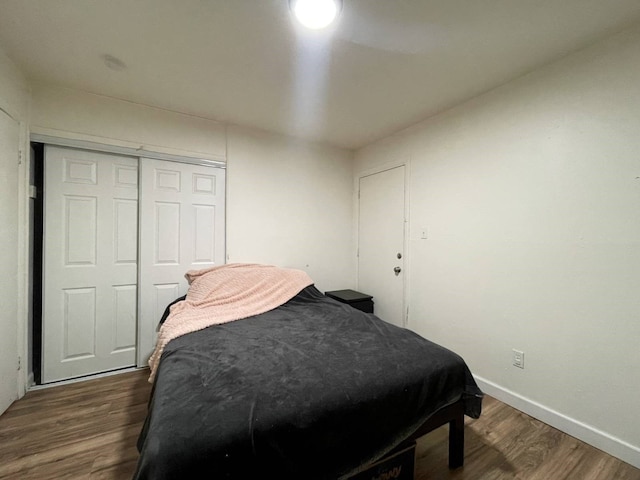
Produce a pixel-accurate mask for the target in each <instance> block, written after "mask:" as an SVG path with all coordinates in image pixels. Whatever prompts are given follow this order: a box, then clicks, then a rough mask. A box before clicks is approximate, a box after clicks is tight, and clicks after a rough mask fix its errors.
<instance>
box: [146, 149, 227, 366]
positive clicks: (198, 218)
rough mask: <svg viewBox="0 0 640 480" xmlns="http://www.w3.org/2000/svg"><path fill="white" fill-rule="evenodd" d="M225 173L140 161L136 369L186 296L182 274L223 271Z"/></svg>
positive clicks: (198, 167) (185, 283) (179, 164)
mask: <svg viewBox="0 0 640 480" xmlns="http://www.w3.org/2000/svg"><path fill="white" fill-rule="evenodd" d="M224 202H225V170H224V169H223V168H218V167H208V166H199V165H192V164H184V163H175V162H169V161H164V160H153V159H147V158H142V159H140V215H139V216H140V219H141V222H140V236H139V241H140V276H139V285H140V299H139V300H140V301H139V310H138V319H139V320H138V359H137V364H138V366H144V365H146V364H147V361H148V358H149V355H150V354H151V352H152V351H153V348H154V346H155V340H156V331H157V326H158V322H159V320H160V318H161V316H162V313H163V312H164V309H165V308H166V306H167V304H168V303H170V302H171V301H173V300H175V299H176V298H177V297H179V296H181V295H184V294H185V293H186V291H187V288H188V285H187V282H186V280H185V277H184V274H185V273H186V272H187V271H189V270H193V269H201V268H206V267H210V266H213V265H222V264H223V263H224V261H225V244H224V241H225V234H224V228H225V223H224V211H225V210H224V209H225V206H224Z"/></svg>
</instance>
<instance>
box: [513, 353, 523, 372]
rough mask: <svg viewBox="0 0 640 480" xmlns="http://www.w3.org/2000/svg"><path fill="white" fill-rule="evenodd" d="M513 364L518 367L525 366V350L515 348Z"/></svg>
mask: <svg viewBox="0 0 640 480" xmlns="http://www.w3.org/2000/svg"><path fill="white" fill-rule="evenodd" d="M513 365H514V366H515V367H518V368H524V352H521V351H520V350H516V349H515V348H514V349H513Z"/></svg>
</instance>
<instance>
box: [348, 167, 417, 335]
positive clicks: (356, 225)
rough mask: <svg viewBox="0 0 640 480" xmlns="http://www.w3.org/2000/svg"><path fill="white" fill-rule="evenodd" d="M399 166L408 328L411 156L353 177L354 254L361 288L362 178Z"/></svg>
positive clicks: (357, 279) (404, 310) (357, 284)
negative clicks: (402, 209) (402, 199)
mask: <svg viewBox="0 0 640 480" xmlns="http://www.w3.org/2000/svg"><path fill="white" fill-rule="evenodd" d="M397 167H404V232H403V235H404V239H403V255H404V274H405V275H404V276H403V282H402V306H403V317H402V326H403V327H405V328H407V327H408V326H409V298H408V292H409V283H410V275H409V274H410V262H409V259H410V253H411V252H410V251H409V232H410V229H409V219H410V218H411V217H410V215H409V214H410V212H411V209H410V205H411V203H410V196H409V179H410V178H411V176H410V172H411V158H410V157H408V156H407V157H403V158H399V159H396V160H393V161H389V162H385V163H380V164H378V165H375V166H373V167H370V168H366V169H362V170H358V171H356V172H355V174H354V178H353V191H354V195H353V205H354V212H355V215H354V218H355V222H354V225H353V235H354V238H355V242H354V248H355V251H354V256H355V259H356V261H355V264H356V269H355V270H356V281H355V283H356V288H359V287H360V285H359V283H360V262H359V261H358V258H359V252H360V180H361V179H362V178H363V177H368V176H371V175H375V174H377V173H382V172H386V171H387V170H391V169H394V168H397Z"/></svg>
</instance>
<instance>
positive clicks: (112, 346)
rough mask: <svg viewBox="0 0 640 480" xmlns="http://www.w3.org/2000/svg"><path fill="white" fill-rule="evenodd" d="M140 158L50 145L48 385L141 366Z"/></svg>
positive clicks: (47, 184) (47, 189)
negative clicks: (138, 336)
mask: <svg viewBox="0 0 640 480" xmlns="http://www.w3.org/2000/svg"><path fill="white" fill-rule="evenodd" d="M137 199H138V160H137V159H135V158H130V157H122V156H117V155H109V154H103V153H96V152H88V151H83V150H74V149H66V148H59V147H52V146H47V147H46V149H45V200H44V203H45V211H44V309H43V325H42V327H43V358H42V379H43V382H44V383H47V382H52V381H56V380H61V379H66V378H71V377H77V376H83V375H88V374H92V373H98V372H103V371H107V370H113V369H117V368H122V367H127V366H132V365H134V364H135V353H136V315H137V303H136V302H137V287H136V283H137V230H138V200H137Z"/></svg>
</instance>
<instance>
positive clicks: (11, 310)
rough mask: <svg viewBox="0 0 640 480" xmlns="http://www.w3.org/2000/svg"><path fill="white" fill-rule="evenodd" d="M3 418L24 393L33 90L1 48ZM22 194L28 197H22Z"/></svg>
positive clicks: (0, 336)
mask: <svg viewBox="0 0 640 480" xmlns="http://www.w3.org/2000/svg"><path fill="white" fill-rule="evenodd" d="M0 110H1V111H0V116H2V131H1V132H0V136H1V138H2V139H1V140H0V141H1V142H2V145H0V245H1V246H2V250H3V254H2V255H0V305H1V306H2V307H1V309H0V413H2V412H3V411H4V410H5V409H6V408H7V407H8V406H9V404H10V403H11V402H12V401H13V400H15V399H16V398H17V397H18V395H19V394H21V393H22V391H23V387H22V384H23V383H24V380H23V375H22V374H21V373H20V372H18V370H17V366H18V355H20V354H22V353H23V348H24V346H23V345H22V342H21V340H22V338H23V335H22V333H23V328H26V322H19V321H18V318H20V315H23V314H24V315H26V310H24V308H23V305H24V298H25V295H26V278H25V276H23V275H19V272H20V273H22V272H23V271H24V263H25V262H26V258H27V257H26V253H27V252H26V249H25V248H23V247H22V245H23V239H24V233H25V230H24V228H23V224H22V223H21V213H22V212H24V209H25V208H26V198H24V184H23V183H22V182H20V181H19V179H20V178H21V177H22V178H24V172H25V165H26V162H24V161H23V162H22V163H20V158H19V153H18V150H19V149H22V150H23V151H24V146H25V145H24V139H25V138H26V122H25V119H26V116H27V110H28V88H27V84H26V81H25V79H24V77H23V76H22V74H21V73H20V71H19V70H18V69H17V68H16V67H15V65H14V64H13V63H12V62H11V60H10V59H9V58H8V57H7V56H6V54H5V53H4V51H3V50H2V49H0ZM21 194H22V198H21Z"/></svg>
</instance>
